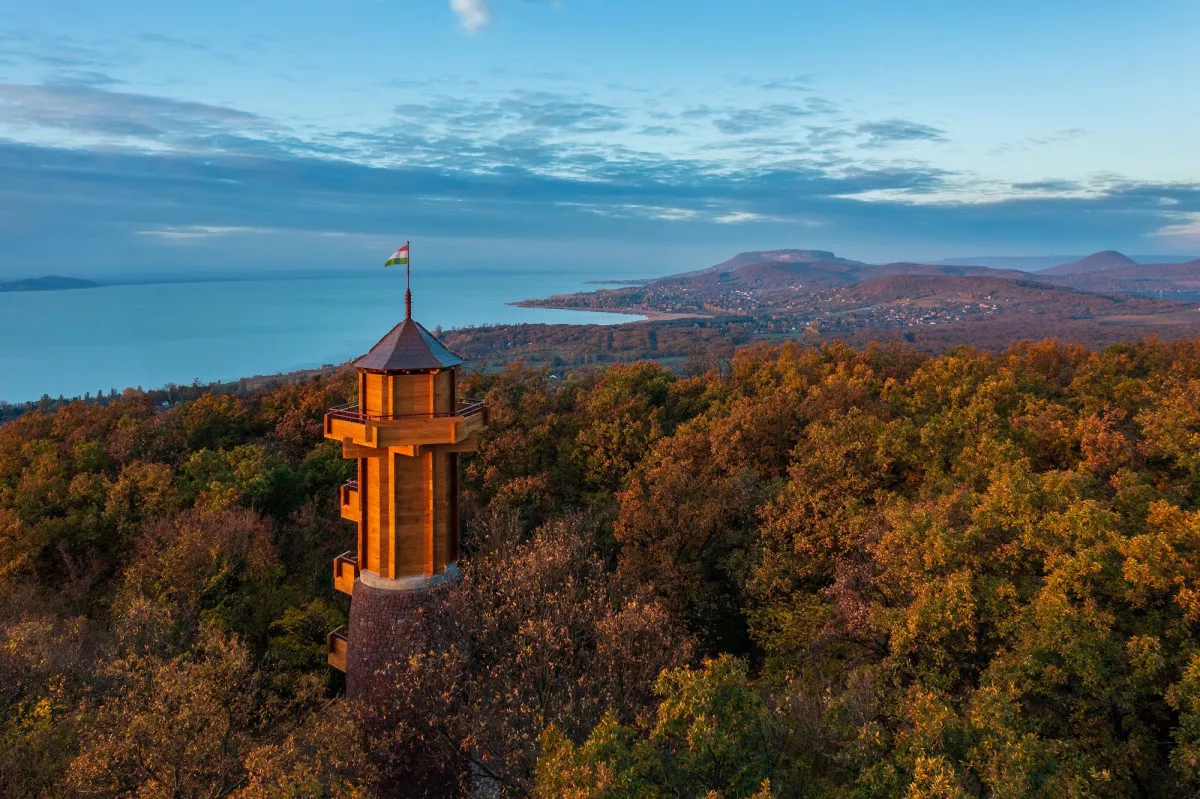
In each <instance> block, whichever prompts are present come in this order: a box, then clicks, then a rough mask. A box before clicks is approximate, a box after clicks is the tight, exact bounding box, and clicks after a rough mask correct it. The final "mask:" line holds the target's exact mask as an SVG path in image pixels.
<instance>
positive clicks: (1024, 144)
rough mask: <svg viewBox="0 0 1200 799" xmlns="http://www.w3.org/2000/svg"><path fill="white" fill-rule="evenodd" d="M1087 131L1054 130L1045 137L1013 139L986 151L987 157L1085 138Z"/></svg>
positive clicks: (1076, 129) (1075, 129)
mask: <svg viewBox="0 0 1200 799" xmlns="http://www.w3.org/2000/svg"><path fill="white" fill-rule="evenodd" d="M1086 135H1087V131H1086V130H1084V129H1083V128H1066V129H1064V130H1056V131H1055V132H1053V133H1051V134H1049V135H1047V136H1027V137H1025V138H1024V139H1014V140H1012V141H1006V142H1002V143H1000V144H998V145H997V146H995V147H993V148H992V149H990V150H988V155H991V156H997V155H1007V154H1009V153H1023V152H1029V151H1030V150H1033V149H1035V148H1037V147H1045V146H1047V145H1051V144H1058V143H1059V142H1065V141H1072V140H1074V139H1078V138H1079V137H1080V136H1086Z"/></svg>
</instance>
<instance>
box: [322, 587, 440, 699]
mask: <svg viewBox="0 0 1200 799" xmlns="http://www.w3.org/2000/svg"><path fill="white" fill-rule="evenodd" d="M457 577H458V569H457V567H455V566H454V564H451V565H450V566H449V567H448V568H447V569H446V572H445V573H444V574H440V575H437V576H435V577H433V578H425V577H409V578H406V579H402V580H388V579H385V578H382V577H377V576H375V575H374V574H372V573H370V572H362V573H361V574H360V575H359V577H358V579H357V580H356V581H355V582H354V593H353V594H351V597H350V624H349V629H348V631H347V639H348V646H347V652H346V697H347V698H348V699H350V701H352V702H362V703H364V704H366V705H368V706H373V707H377V708H378V707H380V706H382V705H384V704H385V703H386V701H387V696H388V693H389V692H390V690H391V685H390V680H391V679H392V678H391V676H390V672H391V666H392V664H394V663H396V662H398V661H400V660H402V659H404V658H405V657H407V656H408V654H409V653H410V652H413V651H417V650H420V649H424V646H423V644H424V641H422V640H418V637H419V636H420V635H421V632H420V630H421V626H420V624H419V623H417V622H418V620H419V619H420V617H421V615H422V614H423V613H425V612H426V609H427V606H428V600H429V599H430V597H431V596H432V594H433V593H434V592H435V591H436V590H437V587H438V586H439V585H444V584H445V583H446V582H448V581H451V580H454V579H457Z"/></svg>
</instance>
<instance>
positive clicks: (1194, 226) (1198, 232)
mask: <svg viewBox="0 0 1200 799" xmlns="http://www.w3.org/2000/svg"><path fill="white" fill-rule="evenodd" d="M1177 218H1178V220H1179V221H1177V222H1174V223H1172V224H1169V225H1163V226H1162V227H1161V228H1159V229H1158V230H1156V231H1154V234H1153V235H1154V236H1155V237H1156V238H1160V239H1169V240H1172V241H1173V242H1175V243H1178V244H1185V245H1187V246H1196V247H1200V213H1191V214H1180V215H1179V216H1178V217H1177Z"/></svg>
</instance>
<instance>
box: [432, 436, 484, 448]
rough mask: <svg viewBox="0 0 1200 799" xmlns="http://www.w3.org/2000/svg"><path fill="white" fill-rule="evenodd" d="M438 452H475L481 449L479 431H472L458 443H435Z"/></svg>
mask: <svg viewBox="0 0 1200 799" xmlns="http://www.w3.org/2000/svg"><path fill="white" fill-rule="evenodd" d="M433 449H434V450H435V451H436V452H475V451H477V450H478V449H479V433H472V434H471V435H469V436H467V437H466V438H464V439H463V440H462V441H460V442H458V443H457V444H435V445H434V446H433Z"/></svg>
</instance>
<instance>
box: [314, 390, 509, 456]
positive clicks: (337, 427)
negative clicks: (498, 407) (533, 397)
mask: <svg viewBox="0 0 1200 799" xmlns="http://www.w3.org/2000/svg"><path fill="white" fill-rule="evenodd" d="M487 416H488V413H487V404H486V403H484V402H479V401H469V400H464V401H460V402H459V403H458V407H457V408H456V409H455V410H453V411H447V412H444V413H424V414H403V415H398V414H397V415H381V414H368V413H363V412H362V411H360V410H359V409H358V405H357V404H355V403H349V404H347V405H342V406H339V407H337V408H331V409H330V410H329V411H328V412H327V413H326V414H325V438H329V439H333V440H335V441H347V440H349V441H350V442H352V443H354V444H357V445H358V446H361V447H371V448H376V449H378V448H387V447H402V446H413V445H416V446H420V445H431V444H459V443H461V442H463V441H465V440H467V439H468V438H470V437H471V436H473V435H476V434H478V433H479V432H480V431H482V430H483V429H484V428H485V427H486V426H487V422H488V419H487Z"/></svg>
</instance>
